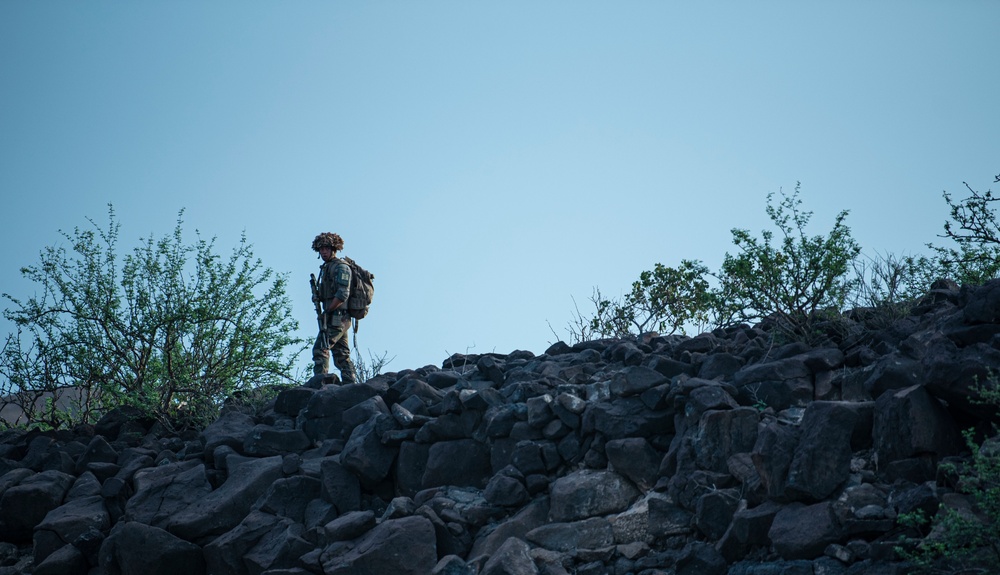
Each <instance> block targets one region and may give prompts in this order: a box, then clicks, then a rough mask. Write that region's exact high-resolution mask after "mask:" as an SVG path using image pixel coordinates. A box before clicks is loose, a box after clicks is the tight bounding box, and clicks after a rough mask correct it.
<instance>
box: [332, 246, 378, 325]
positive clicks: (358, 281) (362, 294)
mask: <svg viewBox="0 0 1000 575" xmlns="http://www.w3.org/2000/svg"><path fill="white" fill-rule="evenodd" d="M340 259H341V260H343V261H344V262H345V263H347V265H349V266H351V293H349V294H348V296H347V315H349V316H351V317H352V318H354V319H361V318H363V317H365V316H366V315H368V306H370V305H371V304H372V296H374V295H375V286H373V285H372V280H373V279H375V274H373V273H371V272H369V271H368V270H366V269H365V268H363V267H361V266H359V265H358V264H357V262H355V261H354V260H352V259H351V258H340Z"/></svg>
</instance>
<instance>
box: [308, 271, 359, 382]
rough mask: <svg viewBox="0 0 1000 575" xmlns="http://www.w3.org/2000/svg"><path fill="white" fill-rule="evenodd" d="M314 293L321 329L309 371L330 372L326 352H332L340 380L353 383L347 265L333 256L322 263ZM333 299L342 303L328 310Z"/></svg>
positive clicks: (349, 283) (314, 372)
mask: <svg viewBox="0 0 1000 575" xmlns="http://www.w3.org/2000/svg"><path fill="white" fill-rule="evenodd" d="M318 284H319V285H318V290H317V291H318V292H319V298H320V302H321V303H322V304H323V324H324V328H323V329H321V330H320V332H319V335H317V336H316V343H315V344H314V345H313V374H314V375H317V374H324V373H328V372H329V371H330V351H331V350H332V351H333V364H334V365H336V366H337V369H339V370H340V379H341V381H343V382H344V383H355V382H356V378H355V375H354V364H353V363H352V362H351V347H350V345H349V344H348V339H349V338H348V335H349V332H350V330H351V317H350V316H349V315H347V296H348V294H350V289H351V266H349V265H347V262H344V261H343V260H340V259H337V258H336V257H334V258H333V259H332V260H330V261H328V262H323V265H321V266H320V267H319V281H318ZM334 298H336V299H339V300H340V301H342V302H344V303H343V304H342V305H341V306H340V307H339V308H337V309H329V307H328V306H330V305H332V303H333V300H334Z"/></svg>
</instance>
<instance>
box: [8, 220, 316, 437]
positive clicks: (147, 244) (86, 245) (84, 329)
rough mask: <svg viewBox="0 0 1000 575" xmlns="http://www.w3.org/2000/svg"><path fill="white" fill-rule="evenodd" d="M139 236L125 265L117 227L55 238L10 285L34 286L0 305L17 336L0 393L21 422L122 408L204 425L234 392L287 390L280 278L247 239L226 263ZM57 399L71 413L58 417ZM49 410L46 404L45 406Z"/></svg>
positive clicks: (291, 345) (209, 247) (172, 239)
mask: <svg viewBox="0 0 1000 575" xmlns="http://www.w3.org/2000/svg"><path fill="white" fill-rule="evenodd" d="M182 216H183V210H182V211H181V212H180V213H179V214H178V219H177V225H176V227H175V229H174V231H173V233H172V234H171V235H167V236H164V237H162V238H160V239H157V240H154V238H153V237H152V236H150V237H149V238H148V239H147V240H145V241H144V242H143V243H142V244H141V245H139V246H138V247H136V248H134V249H133V250H132V251H131V252H130V253H127V254H126V255H125V256H124V257H119V254H118V233H119V227H120V224H119V223H118V222H117V221H116V219H115V214H114V209H113V208H112V207H111V206H109V210H108V218H109V223H108V226H107V228H105V229H101V228H99V227H98V226H97V225H96V224H95V223H94V222H93V220H89V219H88V221H89V222H90V224H91V227H90V228H88V229H82V230H81V229H79V228H74V230H73V232H72V233H66V232H60V233H61V234H62V236H63V237H64V238H65V239H66V241H67V242H68V245H69V250H67V249H66V248H64V247H61V246H60V247H47V248H45V249H44V250H43V251H42V252H41V255H40V262H39V264H37V265H33V266H28V267H25V268H22V270H21V273H22V275H23V276H24V277H26V278H27V279H30V280H32V281H33V282H34V283H35V284H36V285H37V286H38V292H37V293H36V295H35V296H33V297H31V298H30V299H27V300H24V301H22V300H20V299H17V298H15V297H13V296H11V295H9V294H3V297H4V298H6V299H7V300H8V301H9V302H10V304H12V305H11V307H8V308H7V309H6V310H5V311H4V316H5V317H6V318H7V319H8V320H11V321H13V322H14V323H15V325H16V326H17V333H15V334H11V335H9V336H8V337H7V340H6V342H5V345H4V348H3V350H2V352H0V378H2V379H0V392H2V393H3V395H5V396H7V398H8V399H7V400H8V402H13V403H15V404H17V405H18V406H19V407H21V408H22V409H23V410H24V411H25V413H26V416H27V417H28V419H29V420H31V421H43V422H45V423H46V424H48V425H51V426H54V427H55V426H59V425H61V424H67V423H73V422H76V421H89V420H93V419H95V418H96V417H99V416H100V414H101V413H102V412H104V411H105V410H107V409H109V408H112V407H116V406H119V405H132V406H135V407H138V408H140V409H142V410H143V411H144V412H146V413H148V414H151V415H156V416H158V417H160V418H161V419H164V420H166V419H170V418H175V417H181V418H184V419H189V420H195V421H204V420H206V419H207V418H211V417H213V416H214V415H215V414H216V413H217V409H218V406H219V405H221V402H222V401H223V400H224V399H225V398H226V397H228V396H230V395H232V394H233V393H234V392H236V391H238V390H243V389H246V388H249V387H253V386H257V385H270V384H280V383H285V382H288V381H291V380H293V379H294V378H293V373H292V365H293V362H294V359H295V357H296V356H297V355H298V354H299V353H301V351H302V349H304V345H303V344H304V342H303V341H302V340H301V339H299V338H296V337H293V335H292V334H293V333H294V331H295V330H296V329H297V327H298V326H297V323H296V321H295V320H294V319H293V318H292V316H291V306H290V302H289V300H288V297H287V296H286V295H285V288H286V278H285V277H284V276H282V275H277V274H275V273H274V272H273V271H272V270H271V269H270V268H265V267H263V265H262V263H261V261H260V260H259V259H255V258H254V256H253V252H252V249H251V246H250V244H248V243H247V240H246V237H245V236H244V237H242V238H241V239H240V242H239V244H238V245H237V246H236V247H235V248H234V249H233V251H232V253H231V254H230V256H229V258H228V259H223V258H222V257H220V256H219V255H217V254H216V253H215V252H214V243H215V240H214V238H213V239H212V240H210V241H206V240H205V239H203V238H201V237H200V236H199V237H198V240H197V241H196V242H194V243H193V244H188V243H185V242H184V240H183V237H182V224H183V221H182V219H181V218H182ZM66 390H72V391H73V392H74V399H73V401H72V403H70V404H68V405H67V404H65V403H64V404H62V405H59V401H58V398H59V397H60V396H61V395H63V394H65V392H66ZM46 397H48V398H50V399H49V400H48V401H46V400H45V398H46Z"/></svg>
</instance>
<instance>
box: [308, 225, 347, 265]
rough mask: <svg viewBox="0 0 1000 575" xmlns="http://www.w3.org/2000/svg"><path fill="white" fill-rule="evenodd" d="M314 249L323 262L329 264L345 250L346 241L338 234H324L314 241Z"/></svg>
mask: <svg viewBox="0 0 1000 575" xmlns="http://www.w3.org/2000/svg"><path fill="white" fill-rule="evenodd" d="M312 249H313V251H315V252H318V253H319V257H321V258H323V261H325V262H328V261H330V260H331V259H333V256H334V255H335V254H336V253H337V252H339V251H340V250H342V249H344V239H343V238H341V237H340V236H339V235H337V234H331V233H330V232H323V233H321V234H320V235H318V236H316V237H315V238H314V239H313V243H312Z"/></svg>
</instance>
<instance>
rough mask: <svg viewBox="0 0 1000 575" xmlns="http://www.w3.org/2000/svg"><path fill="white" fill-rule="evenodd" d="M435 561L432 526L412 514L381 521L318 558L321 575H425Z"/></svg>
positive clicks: (329, 549)
mask: <svg viewBox="0 0 1000 575" xmlns="http://www.w3.org/2000/svg"><path fill="white" fill-rule="evenodd" d="M437 561H438V556H437V545H436V541H435V534H434V526H433V525H432V524H431V522H430V521H429V520H428V519H426V518H424V517H420V516H416V515H414V516H410V517H404V518H401V519H391V520H388V521H383V522H382V523H381V524H379V525H378V526H377V527H375V528H374V529H372V530H371V531H369V532H367V533H365V534H364V535H362V536H361V537H360V538H358V539H356V540H355V541H354V542H353V543H352V544H349V545H345V544H343V543H334V544H331V545H330V546H328V547H327V548H326V549H324V550H323V553H322V555H321V562H322V567H323V573H325V575H354V574H357V573H373V574H374V573H394V574H397V575H425V574H426V573H430V571H431V569H433V568H434V566H435V565H436V564H437Z"/></svg>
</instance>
